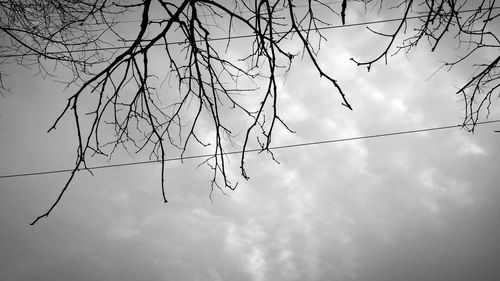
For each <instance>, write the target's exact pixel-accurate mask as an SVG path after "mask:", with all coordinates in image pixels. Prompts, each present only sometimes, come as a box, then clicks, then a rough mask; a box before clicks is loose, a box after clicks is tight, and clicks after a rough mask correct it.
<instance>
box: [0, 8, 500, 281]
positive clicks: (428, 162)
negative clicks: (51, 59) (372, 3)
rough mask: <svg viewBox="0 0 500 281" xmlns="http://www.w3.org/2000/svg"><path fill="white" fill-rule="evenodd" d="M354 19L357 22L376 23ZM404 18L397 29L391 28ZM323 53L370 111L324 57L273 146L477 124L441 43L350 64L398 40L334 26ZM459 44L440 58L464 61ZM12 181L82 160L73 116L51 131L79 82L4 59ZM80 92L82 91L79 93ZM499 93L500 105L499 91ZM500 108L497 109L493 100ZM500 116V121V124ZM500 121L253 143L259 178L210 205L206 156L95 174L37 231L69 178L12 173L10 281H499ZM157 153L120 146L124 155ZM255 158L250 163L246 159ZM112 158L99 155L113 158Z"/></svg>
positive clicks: (289, 92)
mask: <svg viewBox="0 0 500 281" xmlns="http://www.w3.org/2000/svg"><path fill="white" fill-rule="evenodd" d="M359 16H360V13H356V12H354V11H353V12H352V13H351V21H353V22H355V21H361V20H362V18H360V17H359ZM386 27H387V28H390V27H391V26H390V25H387V26H386ZM325 34H326V35H327V36H328V38H331V39H330V40H329V41H328V42H327V43H326V44H325V45H324V48H323V49H322V51H321V53H320V60H319V61H320V63H321V65H322V66H323V67H324V68H325V70H326V72H328V73H331V74H332V76H334V77H335V78H336V79H338V81H339V82H340V83H341V85H342V86H343V88H344V91H345V92H346V93H347V95H348V98H349V100H350V102H351V104H352V106H353V108H354V111H352V112H351V111H349V110H347V109H346V108H345V107H343V106H341V105H340V100H339V97H338V96H337V94H336V92H335V91H334V89H332V86H331V85H330V84H329V83H327V82H326V81H323V80H321V79H319V78H318V75H317V73H315V72H314V71H313V69H312V68H311V65H310V64H309V62H308V61H307V60H303V61H302V62H297V63H294V68H293V69H292V71H291V72H290V73H289V74H288V76H287V77H286V79H282V80H281V81H280V83H281V84H280V91H281V100H280V104H279V105H280V106H279V108H280V110H282V114H281V116H282V117H283V119H284V120H285V121H286V122H287V124H288V125H289V126H290V127H291V128H292V129H293V130H294V131H296V133H295V134H290V133H287V132H285V131H284V130H277V131H276V135H275V136H274V137H273V141H274V145H286V144H296V143H304V142H312V141H321V140H332V139H338V138H348V137H357V136H364V135H372V134H379V133H389V132H397V131H404V130H411V129H423V128H432V127H438V126H447V125H455V124H459V123H461V122H462V115H463V112H462V106H463V105H462V103H461V102H460V100H459V97H457V96H456V95H455V94H454V93H455V91H456V88H457V87H458V86H460V85H461V83H463V82H464V81H465V79H467V77H469V75H470V74H471V73H472V71H473V69H471V68H468V66H464V67H461V68H458V69H456V70H452V71H450V72H445V71H441V72H439V73H438V74H437V75H435V76H433V77H432V78H431V79H428V78H429V77H430V76H431V75H432V74H433V73H434V72H435V71H436V69H438V67H439V66H440V63H439V59H440V57H439V56H437V55H430V54H429V53H428V49H427V48H426V47H425V46H424V47H422V48H419V49H416V50H415V51H414V52H412V53H411V54H410V55H409V56H408V57H407V56H404V55H398V56H395V57H391V58H390V59H389V65H388V66H385V65H383V64H377V65H376V66H375V67H374V68H373V70H372V71H371V72H366V70H365V69H364V68H357V67H356V66H355V64H354V63H352V62H350V61H349V59H350V58H351V57H365V58H367V57H371V56H374V55H376V54H378V53H377V52H376V51H377V50H379V49H381V48H382V47H383V46H382V45H381V44H380V43H381V42H383V41H367V40H368V39H370V38H372V37H371V35H369V33H368V31H366V29H365V28H364V27H358V28H345V29H336V30H330V31H327V32H326V33H325ZM450 50H452V49H451V48H450V49H443V50H440V53H438V54H441V55H443V54H445V55H450V54H451V53H450ZM1 67H2V71H6V72H8V73H9V74H10V76H9V77H8V80H7V82H8V83H9V86H10V88H11V90H12V92H13V93H12V94H8V95H6V96H5V97H0V99H1V100H0V134H1V137H0V159H1V161H0V174H1V175H8V174H16V173H24V172H33V171H48V170H54V169H64V168H71V167H72V166H71V165H72V164H73V163H74V159H75V158H74V152H75V145H76V143H75V142H74V141H75V138H74V135H73V134H74V130H73V128H72V127H71V124H72V123H71V122H70V120H66V121H64V122H63V123H62V125H61V126H59V127H58V129H57V130H56V131H54V132H52V133H50V134H47V133H46V131H47V129H48V128H49V127H50V126H51V125H52V122H53V121H54V119H55V118H56V117H57V115H58V113H59V112H60V110H62V109H63V107H64V105H65V103H66V100H65V98H64V94H63V90H64V87H63V85H61V84H58V83H54V82H53V81H52V80H50V79H46V80H43V79H42V78H41V77H39V76H34V73H35V71H34V70H32V69H29V68H28V69H27V68H23V67H19V66H15V65H12V64H10V65H2V66H1ZM66 94H67V93H66ZM494 102H495V103H498V102H497V100H494ZM494 109H495V108H494ZM499 117H500V114H498V110H496V111H495V110H494V111H493V112H492V114H491V115H490V120H496V119H500V118H499ZM494 130H500V123H496V124H489V125H481V126H478V127H477V129H476V132H475V133H474V134H471V133H468V132H465V131H463V130H460V129H458V128H457V129H448V130H440V131H432V132H424V133H416V134H407V135H399V136H390V137H381V138H374V139H365V140H355V141H347V142H339V143H332V144H322V145H316V146H308V147H296V148H289V149H281V150H275V151H274V153H275V157H276V158H277V160H278V161H279V162H280V164H277V163H276V162H274V161H272V159H271V158H270V157H269V155H267V154H264V153H262V154H249V155H248V158H249V159H248V160H247V165H248V167H247V170H248V173H249V176H250V178H251V179H250V180H249V181H245V180H244V179H241V178H239V179H238V180H239V185H238V187H237V189H236V190H235V191H231V192H228V193H227V195H223V194H221V193H220V192H214V195H213V197H212V200H213V202H211V200H210V198H209V192H210V182H209V181H210V179H211V174H210V171H209V170H208V169H207V168H206V167H204V166H202V167H200V168H197V165H198V164H199V163H200V161H201V160H189V161H185V162H184V163H183V164H181V163H180V162H168V164H167V170H166V175H167V181H168V184H167V197H168V199H169V203H168V204H163V203H162V198H161V191H160V174H159V168H160V166H159V164H146V165H138V166H128V167H120V168H109V169H100V170H96V171H94V176H92V175H90V174H89V173H86V172H81V173H79V174H78V175H77V176H76V178H75V180H74V182H73V184H72V185H71V187H70V189H69V191H68V192H67V194H66V195H65V197H64V198H63V200H62V202H61V203H60V204H59V205H58V206H57V207H56V209H55V210H54V212H53V213H52V214H51V215H50V216H49V217H48V218H47V219H42V220H41V221H39V222H38V223H37V224H36V225H35V226H30V225H29V223H30V222H31V221H32V220H33V219H34V218H35V217H36V216H38V215H40V214H42V212H44V211H45V210H46V209H47V208H48V207H49V206H50V204H52V202H53V201H54V200H55V198H56V196H57V194H58V192H59V190H60V188H61V187H62V186H63V184H64V182H65V180H66V179H67V178H68V173H61V174H50V175H39V176H26V177H16V178H3V179H0V279H2V280H9V281H10V280H52V281H57V280H82V281H83V280H117V281H118V280H120V281H127V280H130V281H132V280H256V281H261V280H370V281H392V280H394V281H402V280H405V281H412V280H415V281H417V280H419V281H420V280H458V281H461V280H463V281H466V280H467V281H470V280H484V281H490V280H491V281H493V280H499V278H500V267H499V266H498V265H499V264H500V243H499V238H498V237H500V219H499V218H500V203H499V202H500V184H499V183H500V174H499V173H498V170H499V169H498V165H499V164H500V147H499V146H498V142H499V140H500V133H494ZM144 158H145V157H144V156H137V155H128V154H126V153H123V152H118V154H117V155H115V157H114V158H113V160H112V162H113V163H117V162H131V161H135V160H138V159H144ZM230 160H231V164H232V165H233V166H234V167H235V168H238V166H239V165H238V158H237V157H236V156H231V157H230ZM106 163H107V162H106V160H103V159H96V160H95V161H94V162H93V164H95V165H99V164H106Z"/></svg>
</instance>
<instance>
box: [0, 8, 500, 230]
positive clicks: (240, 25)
mask: <svg viewBox="0 0 500 281" xmlns="http://www.w3.org/2000/svg"><path fill="white" fill-rule="evenodd" d="M353 9H362V10H363V11H364V12H365V13H374V14H377V15H382V14H384V13H385V12H387V14H390V15H391V16H392V17H391V18H381V21H386V22H394V23H395V28H394V30H393V31H391V32H390V33H384V32H381V31H378V30H377V29H376V28H374V27H370V26H368V27H367V28H368V29H369V31H370V32H372V33H374V34H375V35H377V36H380V37H382V38H385V39H386V40H387V41H386V44H385V48H383V49H382V50H373V53H371V54H369V56H370V57H369V58H368V59H361V58H352V59H351V60H352V62H350V63H353V64H355V65H357V66H361V67H366V68H367V70H368V71H370V70H372V69H373V68H374V66H375V65H376V64H383V63H385V64H388V63H389V64H390V57H391V56H392V55H394V54H398V53H408V52H411V51H412V50H413V49H414V48H416V47H417V46H419V45H424V48H429V51H431V52H434V51H436V50H438V48H439V47H440V46H443V45H444V46H445V47H447V48H448V47H449V46H450V44H452V45H453V46H455V48H456V49H455V50H454V52H455V54H456V56H455V57H456V58H455V59H453V60H448V59H447V60H446V61H444V62H443V64H442V67H443V68H445V69H450V68H453V67H456V66H457V65H459V64H468V65H471V66H473V67H474V68H475V69H476V71H475V74H474V75H473V76H471V77H470V78H469V79H468V80H467V81H464V83H463V84H462V85H461V86H460V87H459V88H458V89H457V92H456V94H457V95H459V96H460V97H461V100H462V101H463V108H464V116H463V125H464V128H466V129H468V130H471V131H472V130H474V126H475V124H476V123H477V122H478V121H479V120H480V119H481V118H485V117H487V115H488V114H489V112H490V109H491V106H492V104H493V102H495V100H493V98H495V96H498V95H499V93H500V92H499V87H500V76H499V70H500V69H499V66H498V65H499V60H500V55H499V53H498V51H499V49H500V41H499V38H498V31H499V30H498V26H500V25H498V18H499V9H498V7H496V6H495V1H491V0H488V1H487V0H483V1H454V0H435V1H434V0H420V1H413V0H406V1H396V2H393V1H382V0H379V1H375V0H373V1H370V0H365V1H347V0H343V1H337V2H326V1H320V0H308V1H293V0H260V1H241V0H233V1H227V2H224V3H223V2H221V1H209V0H178V1H163V0H143V1H134V2H131V1H107V0H67V1H38V0H26V1H14V0H7V1H0V36H1V37H0V38H1V39H0V40H1V42H2V44H1V45H0V58H1V60H2V64H4V63H18V64H21V65H26V66H30V67H36V68H37V69H38V70H39V72H40V73H42V74H43V75H47V76H49V77H52V76H53V75H56V74H57V72H55V71H53V70H52V69H53V67H58V68H57V69H61V68H62V69H67V70H69V73H71V76H70V78H69V79H67V81H66V83H67V85H68V91H71V93H70V94H69V97H68V99H67V103H66V106H65V107H64V108H63V109H62V110H61V113H60V114H59V115H58V117H57V118H56V119H55V122H54V124H53V125H52V126H51V127H50V129H49V132H50V131H52V130H55V129H56V127H57V125H58V124H59V122H60V120H61V119H62V118H64V117H70V118H71V119H72V120H73V121H74V124H75V128H76V134H77V137H78V144H77V150H76V162H75V166H74V168H73V170H72V172H71V175H70V177H69V179H68V180H67V182H66V184H65V185H64V187H63V189H62V190H61V192H60V193H59V196H58V197H57V199H56V200H55V202H54V203H53V205H51V206H50V208H49V209H48V210H47V211H46V212H45V213H43V214H42V215H41V216H39V217H37V218H36V219H35V220H34V221H33V224H34V223H36V222H37V221H38V220H39V219H41V218H43V217H47V216H48V215H49V214H50V213H51V211H52V210H53V209H54V207H55V206H56V205H57V204H58V202H59V201H60V200H61V198H62V196H63V194H64V193H65V191H66V190H67V189H68V187H69V186H70V183H71V181H72V180H73V178H74V176H75V174H76V173H77V172H78V171H80V170H82V169H86V168H87V164H86V160H87V159H88V157H91V156H93V155H105V156H111V155H112V154H113V153H114V152H115V151H116V150H117V149H125V150H133V151H135V152H144V153H149V155H150V157H152V158H154V159H158V160H159V161H160V162H161V164H162V167H161V178H162V182H161V186H162V196H163V200H164V202H167V196H166V193H165V178H166V176H167V175H166V174H165V163H164V160H165V159H166V154H167V152H168V151H171V150H175V149H178V150H179V151H180V156H181V157H183V156H184V154H185V152H186V151H187V150H188V149H189V147H190V146H192V145H201V146H203V147H207V148H211V149H212V152H211V153H212V155H211V156H210V157H207V159H206V160H205V161H204V164H207V166H208V167H209V168H210V169H212V170H213V173H212V174H213V177H212V179H211V189H212V190H213V189H214V188H215V189H220V190H221V191H222V192H224V191H225V190H227V189H234V188H236V186H237V184H235V183H234V182H233V181H232V180H231V179H230V177H229V175H228V173H227V169H228V168H227V165H228V163H227V161H226V158H225V153H226V152H228V151H229V150H230V149H231V148H233V147H239V148H240V150H241V156H240V161H239V169H240V173H241V176H242V177H243V178H244V179H249V176H248V173H247V171H246V168H245V153H246V152H247V151H248V150H249V149H250V146H251V144H252V143H255V144H258V146H259V147H260V149H261V150H262V151H267V152H269V153H270V154H271V155H272V151H271V150H270V147H271V146H270V145H271V142H272V136H273V130H274V129H275V128H276V126H282V127H283V128H285V129H286V130H288V131H290V132H293V131H292V129H291V128H289V127H288V126H287V124H286V122H285V120H283V119H282V118H281V117H280V108H279V106H278V100H279V98H280V92H279V87H278V79H279V78H280V77H283V76H284V75H286V73H287V72H288V70H289V69H290V68H291V67H293V62H294V61H295V60H297V59H299V60H300V59H303V60H305V61H307V62H309V63H310V64H311V65H312V66H313V67H314V69H315V70H316V73H317V75H319V76H320V77H322V78H323V79H325V80H326V81H328V82H329V83H330V84H331V87H332V89H333V90H334V91H335V92H336V93H337V94H338V100H339V102H340V104H341V105H342V106H343V107H344V108H346V109H348V110H353V108H356V105H355V104H351V103H350V102H349V93H346V92H344V91H343V87H342V81H338V80H337V79H336V78H335V76H334V74H332V73H327V72H326V71H325V70H324V67H323V66H322V63H321V61H319V59H318V53H319V52H320V49H321V46H322V44H323V42H324V41H325V40H327V39H329V38H327V37H326V36H325V35H324V32H325V30H326V29H329V28H332V27H336V26H339V25H349V24H350V19H349V14H350V11H352V10H353ZM123 23H127V25H125V27H124V25H123ZM242 42H243V43H242ZM242 46H246V47H245V48H242ZM346 63H349V62H346ZM159 64H160V65H161V67H159V66H158V65H159ZM6 75H8V73H7V72H5V71H1V72H0V82H1V88H2V93H6V92H7V91H8V86H7V85H8V78H6ZM235 116H236V117H235ZM234 118H238V120H240V121H241V122H238V124H237V126H235V123H234V122H233V120H234ZM110 132H112V133H110Z"/></svg>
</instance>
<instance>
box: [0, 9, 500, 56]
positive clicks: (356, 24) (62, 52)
mask: <svg viewBox="0 0 500 281" xmlns="http://www.w3.org/2000/svg"><path fill="white" fill-rule="evenodd" d="M486 9H489V10H496V9H500V6H499V7H491V8H484V9H480V10H486ZM477 11H478V9H470V10H464V11H459V12H457V14H462V13H470V12H477ZM426 17H427V15H420V16H410V17H406V20H412V19H420V18H426ZM403 19H405V18H391V19H384V20H374V21H366V22H358V23H351V24H345V25H331V26H324V27H317V28H315V30H328V29H339V28H347V27H355V26H363V25H370V24H380V23H388V22H395V21H400V20H403ZM286 33H288V31H282V32H276V33H275V34H278V35H280V34H286ZM254 36H255V34H245V35H237V36H226V37H215V38H208V41H223V40H224V41H225V40H233V39H244V38H252V37H254ZM131 41H133V40H131ZM142 41H144V42H148V41H150V40H148V39H144V40H142ZM200 41H201V40H200ZM185 43H186V42H185V41H173V42H167V43H155V44H153V46H166V45H182V44H185ZM128 48H130V46H113V47H102V48H90V49H81V50H65V51H53V52H44V53H43V54H44V55H59V54H72V53H85V52H97V51H110V50H121V49H128ZM39 55H40V54H37V53H26V54H9V55H0V59H4V58H13V57H26V56H39Z"/></svg>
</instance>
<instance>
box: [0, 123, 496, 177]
mask: <svg viewBox="0 0 500 281" xmlns="http://www.w3.org/2000/svg"><path fill="white" fill-rule="evenodd" d="M498 122H500V119H497V120H490V121H484V122H477V123H476V124H475V125H476V126H479V125H484V124H491V123H498ZM462 127H463V125H461V124H459V125H447V126H440V127H431V128H424V129H414V130H407V131H396V132H389V133H379V134H374V135H365V136H357V137H349V138H339V139H330V140H322V141H313V142H302V143H296V144H288V145H279V146H273V147H270V148H269V149H270V150H279V149H290V148H297V147H305V146H313V145H324V144H330V143H338V142H348V141H355V140H363V139H373V138H381V137H391V136H397V135H407V134H415V133H422V132H431V131H438V130H447V129H453V128H455V129H456V128H462ZM261 151H262V149H260V148H255V149H248V150H246V151H245V153H251V152H261ZM242 152H243V151H242V150H237V151H230V152H225V153H224V155H233V154H240V153H242ZM212 156H213V154H198V155H191V156H184V157H173V158H167V159H165V160H164V162H173V161H181V160H189V159H199V158H208V157H212ZM161 161H162V160H147V161H137V162H126V163H118V164H106V165H98V166H92V167H87V169H80V170H90V171H92V170H98V169H105V168H116V167H125V166H136V165H144V164H153V163H160V162H161ZM71 171H73V169H60V170H50V171H41V172H27V173H18V174H10V175H0V179H5V178H16V177H27V176H38V175H48V174H58V173H65V172H71Z"/></svg>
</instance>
